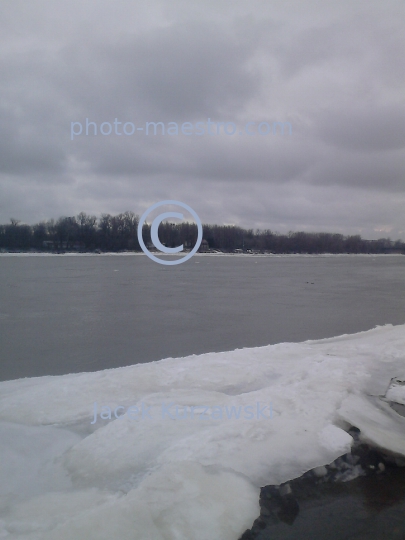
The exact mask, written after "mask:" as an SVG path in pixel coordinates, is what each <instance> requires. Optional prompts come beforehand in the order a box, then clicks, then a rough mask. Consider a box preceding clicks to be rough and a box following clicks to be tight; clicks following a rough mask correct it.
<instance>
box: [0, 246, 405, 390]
mask: <svg viewBox="0 0 405 540" xmlns="http://www.w3.org/2000/svg"><path fill="white" fill-rule="evenodd" d="M0 283H1V287H0V344H1V346H0V380H8V379H16V378H21V377H33V376H41V375H61V374H65V373H72V372H82V371H97V370H101V369H105V368H112V367H118V366H125V365H131V364H134V363H139V362H150V361H153V360H159V359H161V358H166V357H179V356H185V355H190V354H200V353H205V352H212V351H216V352H219V351H226V350H233V349H235V348H242V347H256V346H260V345H267V344H272V343H279V342H291V341H294V342H299V341H304V340H307V339H320V338H326V337H332V336H336V335H340V334H345V333H348V334H351V333H355V332H359V331H362V330H368V329H370V328H373V327H374V326H375V325H383V324H386V323H391V324H403V323H404V322H405V294H404V293H405V256H377V257H371V256H337V257H336V256H335V257H333V256H329V257H325V256H311V257H305V256H280V257H256V256H210V255H205V256H195V257H193V258H192V259H191V260H190V261H188V262H186V263H184V264H182V265H178V266H173V267H168V266H162V265H158V264H156V263H153V262H152V261H150V260H149V259H148V258H147V257H146V256H143V255H110V256H107V255H105V256H104V255H99V256H71V255H52V256H31V255H30V256H24V255H19V256H8V255H2V256H0Z"/></svg>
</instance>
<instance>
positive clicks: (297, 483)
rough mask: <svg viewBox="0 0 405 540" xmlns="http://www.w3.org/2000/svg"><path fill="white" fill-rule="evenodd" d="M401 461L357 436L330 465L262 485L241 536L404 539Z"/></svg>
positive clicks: (246, 539) (248, 539) (254, 539)
mask: <svg viewBox="0 0 405 540" xmlns="http://www.w3.org/2000/svg"><path fill="white" fill-rule="evenodd" d="M352 435H356V434H355V433H353V432H352ZM398 465H402V466H398ZM403 465H405V462H404V461H403V460H402V459H398V458H394V457H392V456H388V455H385V454H383V453H381V452H379V451H377V450H375V449H373V448H371V447H369V446H367V445H366V444H362V443H361V442H360V441H357V442H355V444H354V446H353V449H352V451H351V453H349V454H346V455H344V456H342V457H340V458H338V459H337V460H335V461H334V462H333V463H331V464H330V465H327V466H325V467H317V468H316V469H313V470H312V471H308V472H307V473H305V474H304V475H303V476H302V477H300V478H297V479H295V480H292V481H291V482H288V483H286V484H282V485H281V486H265V487H263V488H262V489H261V493H260V509H261V510H260V516H259V517H258V518H257V519H256V520H255V522H254V524H253V526H252V528H251V529H249V530H247V531H245V533H244V534H243V535H242V537H241V539H240V540H326V539H327V540H349V539H350V540H405V467H404V466H403Z"/></svg>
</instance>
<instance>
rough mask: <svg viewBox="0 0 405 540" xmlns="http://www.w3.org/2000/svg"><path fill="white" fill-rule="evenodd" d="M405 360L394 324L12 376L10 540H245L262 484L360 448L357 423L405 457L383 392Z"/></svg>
mask: <svg viewBox="0 0 405 540" xmlns="http://www.w3.org/2000/svg"><path fill="white" fill-rule="evenodd" d="M404 367H405V326H398V327H392V326H390V325H388V326H384V327H377V328H376V329H374V330H370V331H368V332H362V333H359V334H354V335H350V336H339V337H337V338H332V339H324V340H319V341H307V342H304V343H298V344H294V343H284V344H278V345H273V346H268V347H261V348H254V349H243V350H236V351H233V352H226V353H213V354H204V355H201V356H190V357H187V358H178V359H171V358H170V359H165V360H162V361H160V362H153V363H150V364H138V365H135V366H130V367H125V368H119V369H113V370H105V371H102V372H97V373H82V374H73V375H66V376H62V377H41V378H33V379H22V380H18V381H8V382H3V383H0V440H1V447H0V450H1V455H2V461H1V464H0V486H1V488H0V538H7V539H10V540H11V539H17V538H18V539H26V540H28V539H32V540H33V539H40V538H41V539H56V538H58V539H62V540H63V539H73V538H75V539H77V538H86V539H90V540H91V539H94V540H96V539H97V540H99V539H104V538H105V539H107V538H108V539H111V538H121V539H123V540H125V539H128V540H129V539H137V540H147V539H150V540H152V539H153V540H159V539H161V540H174V539H176V540H182V539H184V540H185V539H187V540H188V539H190V538H193V539H195V540H208V539H210V540H211V539H212V538H221V539H223V540H227V539H229V540H231V539H234V540H236V539H237V538H238V537H239V536H240V535H241V533H242V532H243V531H244V530H245V529H247V528H249V527H250V526H251V524H252V522H253V520H254V519H255V518H256V517H257V515H258V513H259V487H260V486H263V485H266V484H280V483H282V482H286V481H288V480H290V479H292V478H295V477H297V476H300V475H301V474H303V473H304V472H306V471H307V470H309V469H312V468H314V467H322V466H323V465H326V464H328V463H330V462H332V461H333V460H335V459H336V458H337V457H338V456H340V455H342V454H344V453H346V452H348V451H349V450H350V446H351V442H352V438H351V437H350V435H348V434H347V433H346V431H345V428H347V427H348V426H349V425H355V426H357V427H358V428H359V429H360V430H361V432H362V434H363V435H364V437H365V439H366V440H367V441H368V442H371V443H373V444H375V445H376V446H379V447H381V448H384V449H385V450H388V451H390V452H392V453H393V454H394V455H397V456H405V418H403V417H401V416H400V415H398V414H397V413H396V412H395V411H393V410H392V409H391V408H390V406H389V404H388V403H386V402H384V401H383V400H381V399H380V398H379V396H384V395H385V393H386V392H387V388H388V387H389V383H390V380H391V379H392V378H394V377H401V376H403V373H404ZM399 380H402V379H399ZM395 388H396V389H393V390H392V392H391V393H393V395H394V397H395V398H396V399H398V402H399V403H401V402H402V401H401V400H402V399H403V388H404V387H403V386H396V387H395ZM388 397H389V396H388V393H387V396H386V399H388ZM392 397H393V396H391V399H392ZM95 402H97V407H96V408H95V405H94V403H95ZM95 411H97V413H96V416H95ZM128 411H132V412H133V413H134V411H137V413H136V414H134V415H133V416H132V417H130V416H129V414H127V412H128Z"/></svg>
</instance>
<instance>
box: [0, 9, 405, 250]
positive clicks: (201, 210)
mask: <svg viewBox="0 0 405 540" xmlns="http://www.w3.org/2000/svg"><path fill="white" fill-rule="evenodd" d="M404 10H405V6H404V4H403V0H385V1H384V2H381V0H341V1H339V2H336V1H335V0H333V1H332V0H305V1H303V0H283V1H281V0H251V1H249V2H246V0H243V1H242V0H232V2H231V1H229V0H193V1H190V0H170V1H169V0H137V1H133V0H115V1H114V2H111V1H106V0H70V2H65V1H64V0H35V2H29V1H28V0H24V1H21V0H13V1H11V0H3V2H1V4H0V74H1V77H0V223H7V222H9V220H10V218H15V219H19V220H21V221H22V222H24V223H29V224H31V223H36V222H39V221H41V220H47V219H50V218H55V219H56V218H58V217H60V216H73V215H77V214H78V213H79V212H81V211H83V212H86V213H88V214H94V215H97V216H100V215H101V214H102V213H111V214H118V213H121V212H125V211H127V210H129V211H132V212H134V213H135V214H138V215H141V214H142V213H143V212H144V211H145V210H146V209H147V208H148V207H150V206H151V205H153V204H155V203H157V202H159V201H163V200H167V199H170V200H177V201H181V202H183V203H185V204H188V205H189V206H191V207H192V208H193V209H194V210H195V212H197V214H198V215H199V217H200V219H201V221H202V222H203V223H217V224H227V225H239V226H242V227H247V228H254V229H256V228H260V229H271V230H272V231H275V232H279V233H286V232H289V231H308V232H337V233H342V234H345V235H348V234H361V235H362V236H363V237H364V238H369V239H376V238H381V237H390V238H391V239H393V240H396V239H398V238H402V239H404V240H405V152H404V146H405V103H404V101H405V84H404V82H405V69H404V65H405V60H404V57H405V55H404V51H405V47H404V41H405V33H404V31H403V29H404V22H405V12H404ZM86 119H87V122H93V124H90V125H89V127H88V130H87V134H86ZM148 122H155V123H158V122H161V123H162V124H160V125H158V126H157V127H156V135H155V134H154V128H153V125H152V124H151V125H150V126H149V133H148V134H146V125H147V123H148ZM198 122H201V124H199V125H197V123H198ZM208 122H212V124H211V125H208ZM277 122H280V123H282V124H276V123H277ZM221 123H222V124H221ZM124 124H125V126H124ZM176 125H177V129H178V134H176V132H175V129H176V127H175V126H176ZM282 125H283V129H284V133H282ZM290 127H291V129H290ZM95 128H96V129H97V134H95ZM124 128H125V132H124ZM162 128H164V130H165V132H164V134H163V133H162ZM169 128H171V132H170V129H169ZM110 130H111V133H110V134H109V131H110ZM133 130H134V133H133V134H132V133H131V132H132V131H133ZM197 131H199V133H201V131H203V133H202V134H198V133H197ZM209 131H210V133H209ZM274 131H275V132H274ZM103 133H104V134H103Z"/></svg>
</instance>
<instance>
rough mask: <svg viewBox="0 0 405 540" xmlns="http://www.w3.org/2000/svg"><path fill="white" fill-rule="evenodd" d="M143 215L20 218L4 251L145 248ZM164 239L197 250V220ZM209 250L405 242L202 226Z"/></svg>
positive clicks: (2, 237) (4, 234) (7, 230)
mask: <svg viewBox="0 0 405 540" xmlns="http://www.w3.org/2000/svg"><path fill="white" fill-rule="evenodd" d="M138 223H139V216H137V215H135V214H134V213H133V212H124V213H121V214H118V215H116V216H112V215H110V214H102V215H101V217H100V218H98V217H96V216H91V215H87V214H85V213H84V212H81V213H80V214H78V215H77V216H73V217H61V218H59V219H57V220H54V219H50V220H48V221H42V222H40V223H37V224H35V225H26V224H23V223H20V222H19V221H18V220H16V219H11V220H10V223H8V224H5V225H0V249H3V250H11V251H12V250H18V251H29V250H38V251H83V252H86V251H101V252H105V251H109V252H111V251H112V252H119V251H125V250H129V251H140V250H141V248H140V245H139V242H138V238H137V229H138ZM159 238H160V241H161V242H162V244H164V245H166V246H167V247H175V246H178V245H181V244H183V245H184V246H185V248H192V247H193V246H194V245H195V243H196V240H197V226H196V225H195V224H194V223H187V222H186V223H179V224H174V223H161V224H160V226H159ZM143 239H144V241H145V243H146V245H148V244H150V241H151V240H150V226H149V225H147V224H146V225H144V228H143ZM203 239H204V240H205V242H204V243H203V244H204V249H205V250H218V251H223V252H234V251H235V250H242V251H243V252H251V251H252V252H263V253H264V252H267V253H387V252H391V251H395V250H396V251H402V252H404V253H405V242H403V241H402V240H396V241H395V242H393V241H391V240H390V238H380V239H379V240H365V239H363V238H361V236H360V235H349V236H344V235H342V234H335V233H325V232H319V233H308V232H289V233H288V234H279V233H276V232H273V231H270V230H259V229H257V230H253V229H243V228H241V227H237V226H228V225H208V224H205V225H203Z"/></svg>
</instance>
